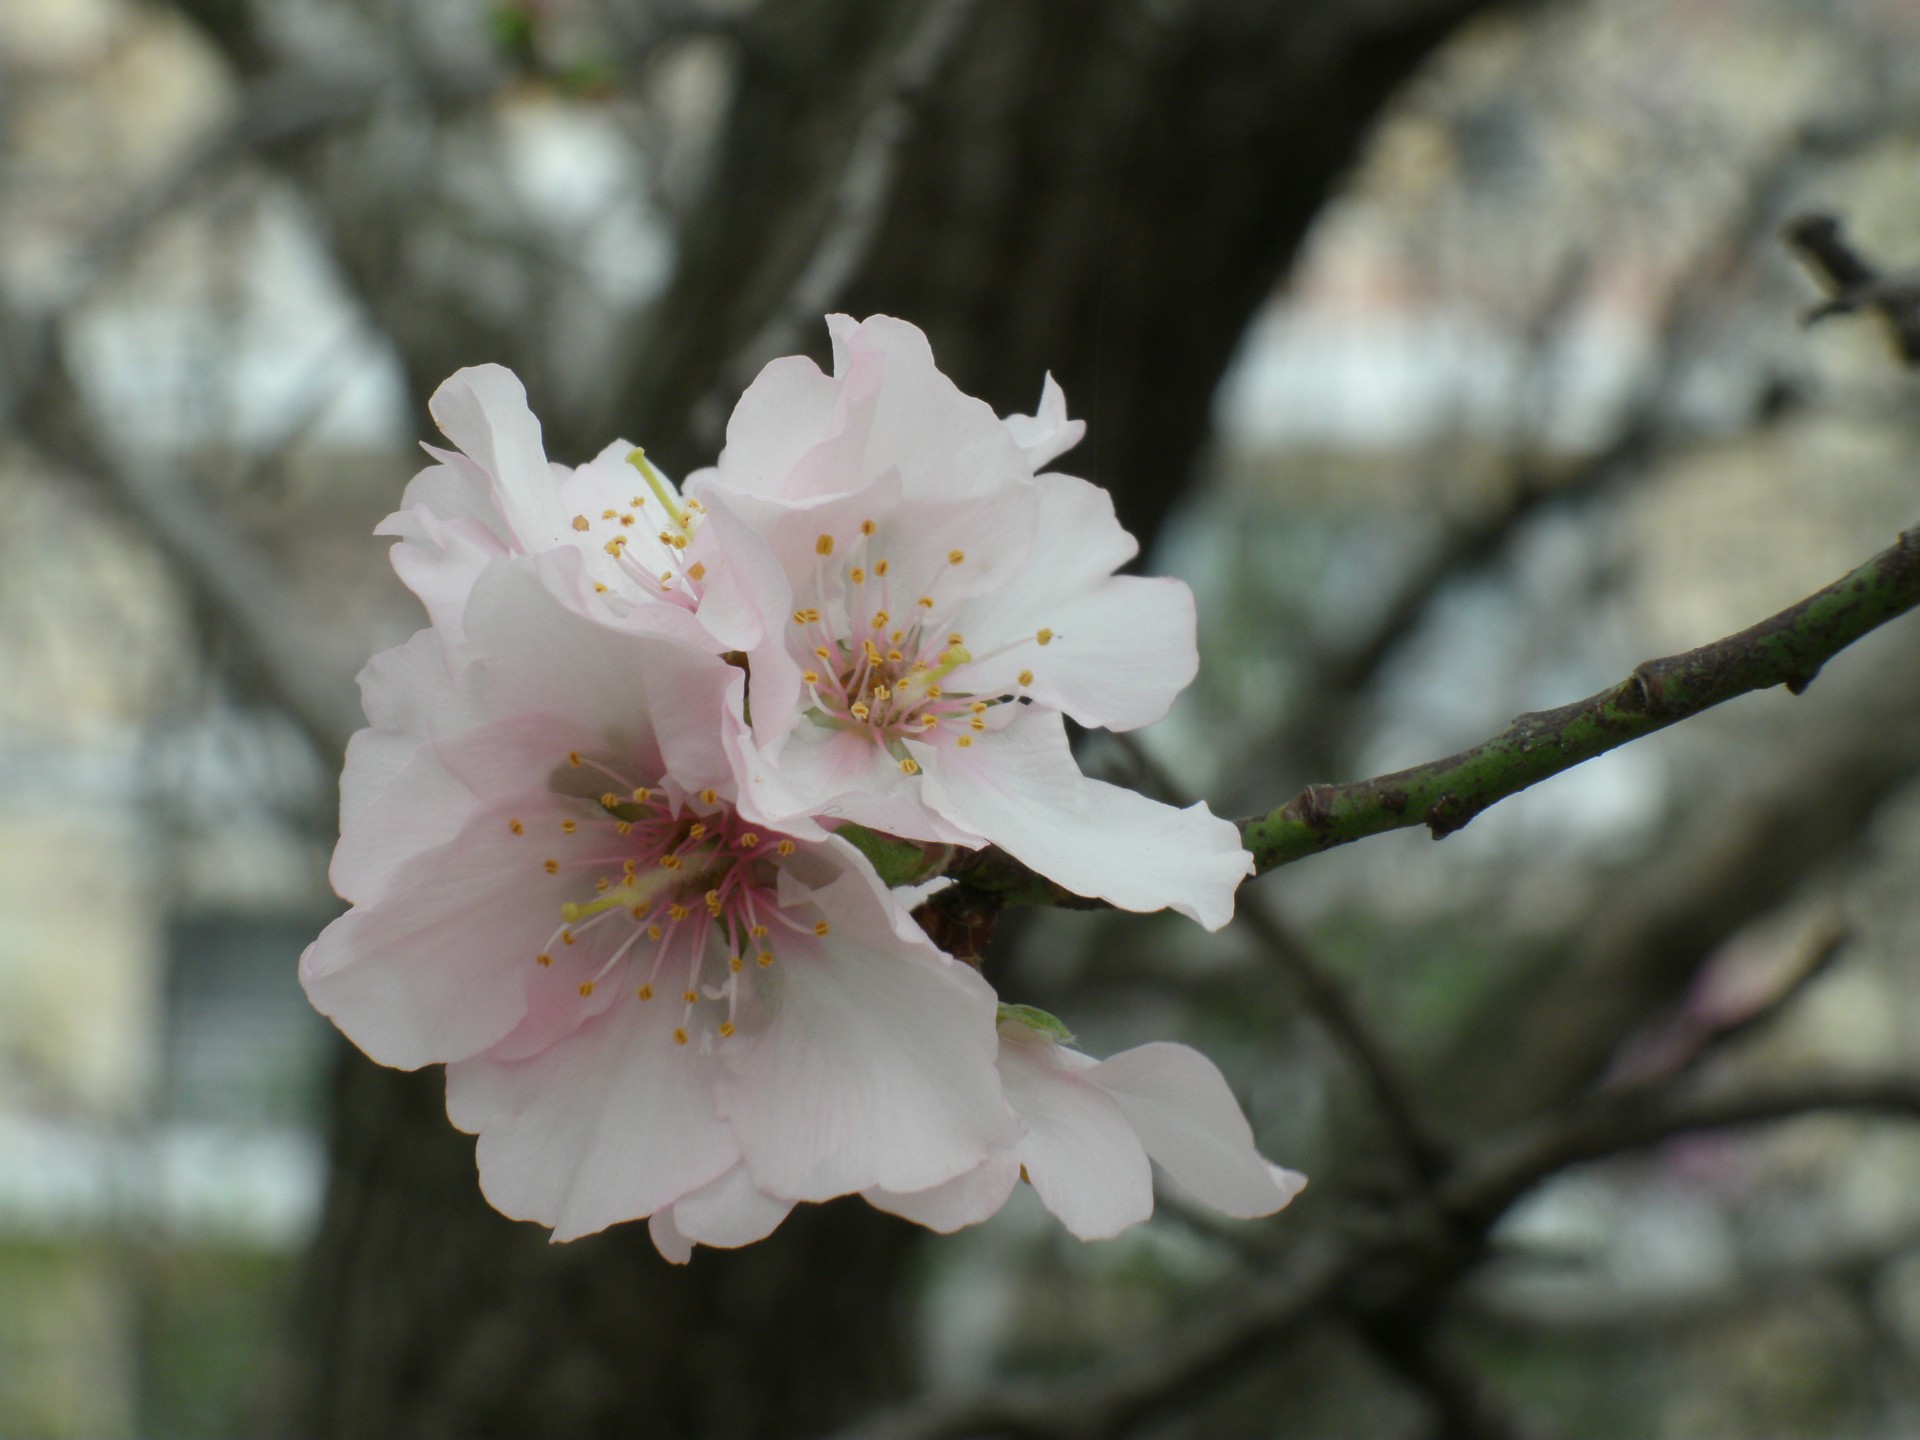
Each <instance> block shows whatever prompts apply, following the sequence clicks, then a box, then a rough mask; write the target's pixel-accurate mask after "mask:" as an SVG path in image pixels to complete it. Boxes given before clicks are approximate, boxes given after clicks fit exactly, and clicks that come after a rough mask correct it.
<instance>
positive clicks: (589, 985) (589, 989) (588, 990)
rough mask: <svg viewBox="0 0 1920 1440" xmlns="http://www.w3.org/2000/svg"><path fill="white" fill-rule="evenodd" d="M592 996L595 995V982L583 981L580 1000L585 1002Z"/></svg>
mask: <svg viewBox="0 0 1920 1440" xmlns="http://www.w3.org/2000/svg"><path fill="white" fill-rule="evenodd" d="M591 994H593V981H591V980H582V981H581V982H580V998H581V999H583V1000H584V999H585V998H586V997H587V996H589V995H591Z"/></svg>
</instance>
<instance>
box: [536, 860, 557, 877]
mask: <svg viewBox="0 0 1920 1440" xmlns="http://www.w3.org/2000/svg"><path fill="white" fill-rule="evenodd" d="M540 868H541V869H542V870H545V871H546V872H547V874H549V875H558V874H559V873H560V862H559V861H558V860H543V861H541V862H540Z"/></svg>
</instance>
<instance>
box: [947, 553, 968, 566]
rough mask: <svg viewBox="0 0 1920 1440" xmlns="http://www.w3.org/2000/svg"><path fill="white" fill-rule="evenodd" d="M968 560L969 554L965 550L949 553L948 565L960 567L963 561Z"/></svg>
mask: <svg viewBox="0 0 1920 1440" xmlns="http://www.w3.org/2000/svg"><path fill="white" fill-rule="evenodd" d="M966 558H967V552H966V551H964V550H949V551H947V563H948V564H949V565H958V564H959V563H960V562H961V561H962V560H964V559H966Z"/></svg>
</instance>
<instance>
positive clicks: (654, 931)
mask: <svg viewBox="0 0 1920 1440" xmlns="http://www.w3.org/2000/svg"><path fill="white" fill-rule="evenodd" d="M660 934H661V931H660V927H659V926H658V925H649V926H647V939H649V940H658V939H659V938H660Z"/></svg>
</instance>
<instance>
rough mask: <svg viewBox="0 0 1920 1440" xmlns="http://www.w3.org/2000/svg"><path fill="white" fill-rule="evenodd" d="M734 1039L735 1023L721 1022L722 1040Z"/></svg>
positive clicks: (729, 1021)
mask: <svg viewBox="0 0 1920 1440" xmlns="http://www.w3.org/2000/svg"><path fill="white" fill-rule="evenodd" d="M732 1037H733V1022H732V1021H731V1020H723V1021H721V1022H720V1038H721V1039H722V1040H728V1039H731V1038H732Z"/></svg>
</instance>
